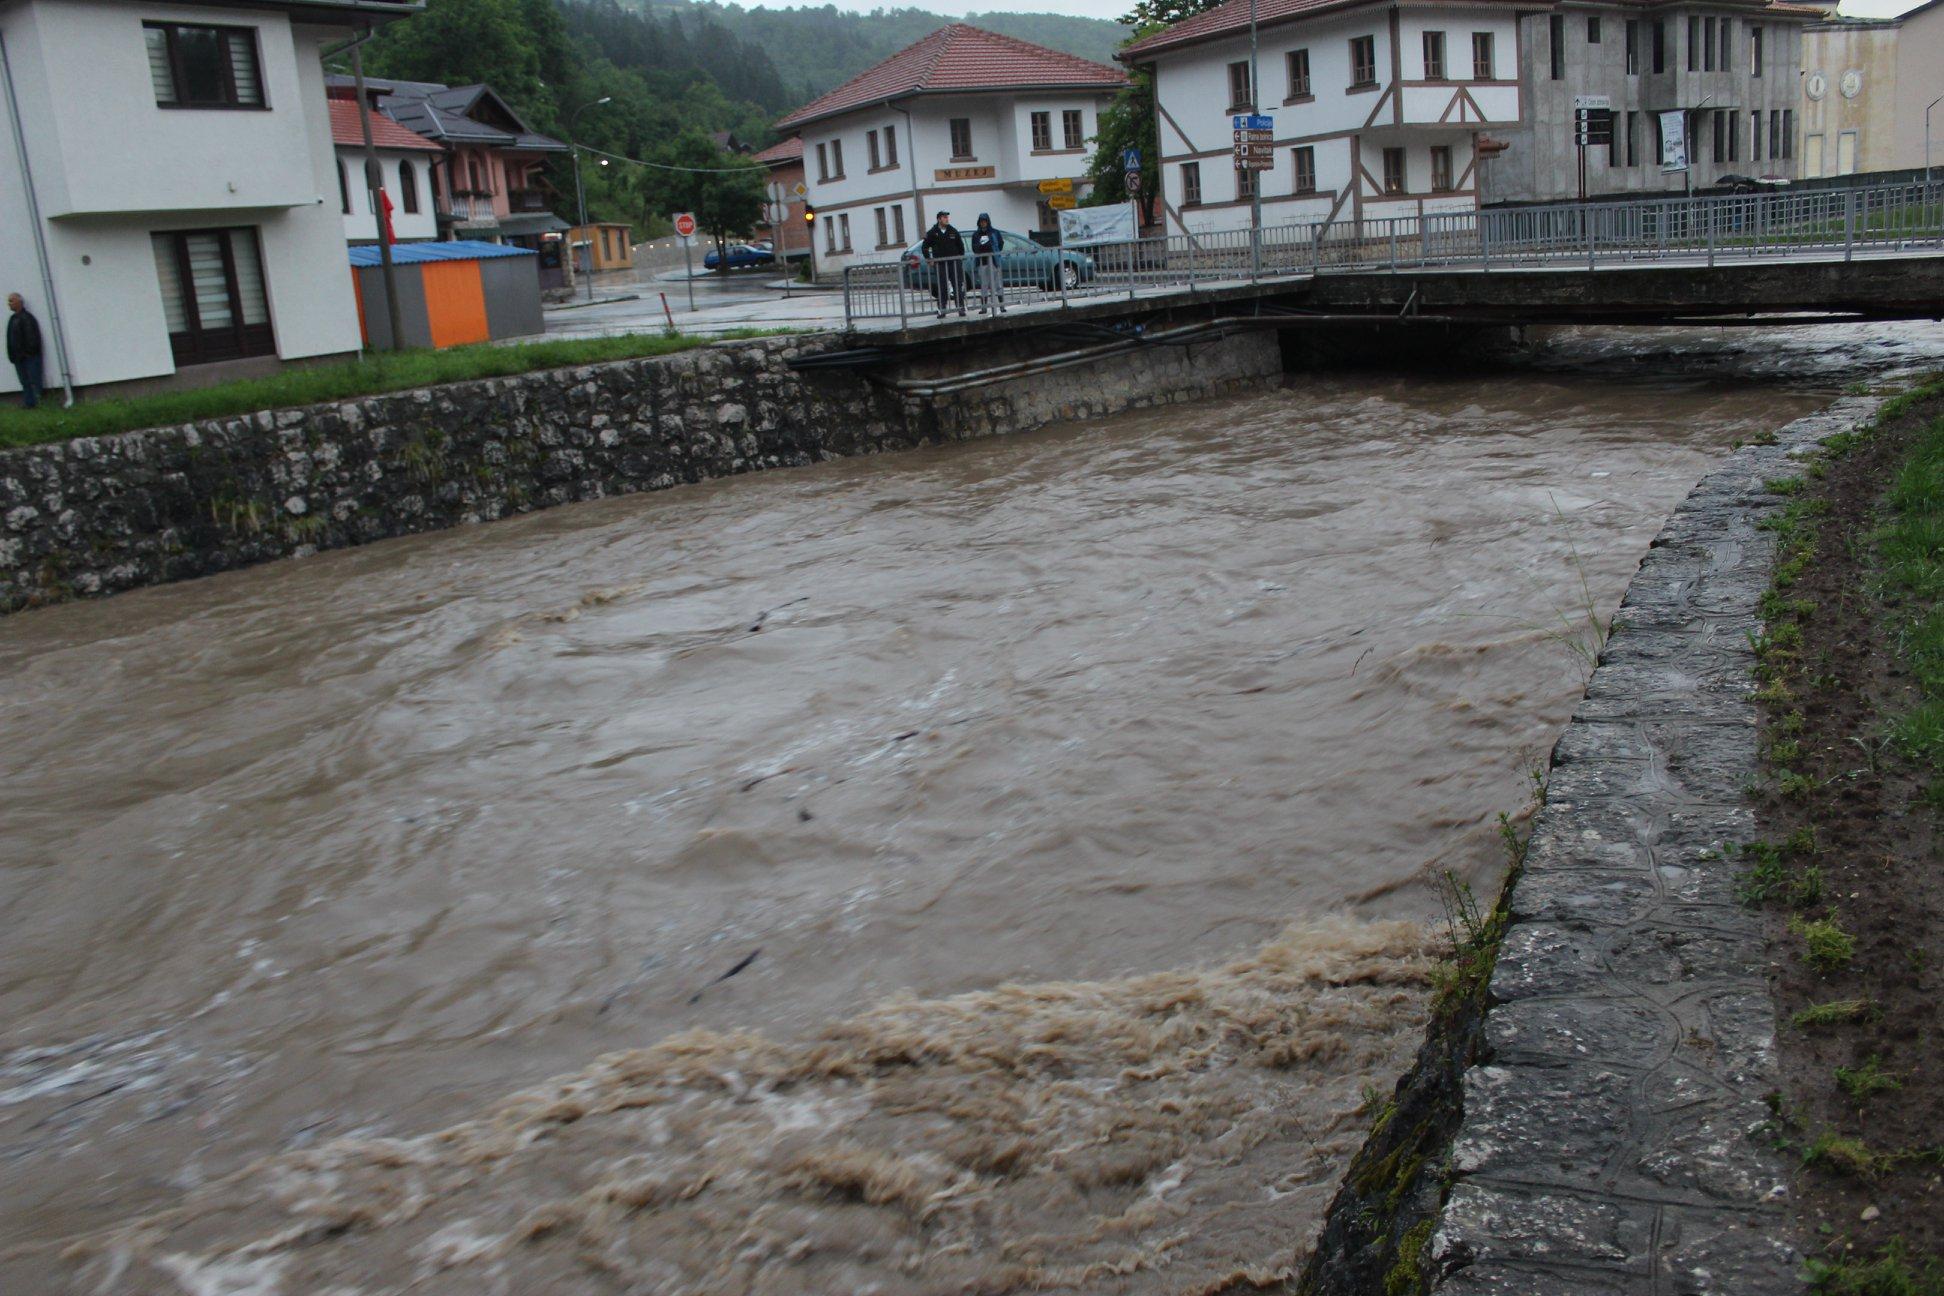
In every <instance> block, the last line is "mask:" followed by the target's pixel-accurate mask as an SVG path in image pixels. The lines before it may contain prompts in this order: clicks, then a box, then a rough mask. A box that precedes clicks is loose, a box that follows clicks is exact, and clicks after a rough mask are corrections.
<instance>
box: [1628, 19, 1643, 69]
mask: <svg viewBox="0 0 1944 1296" xmlns="http://www.w3.org/2000/svg"><path fill="white" fill-rule="evenodd" d="M1625 37H1626V39H1625V44H1626V46H1627V75H1628V76H1639V75H1640V20H1639V19H1638V18H1629V19H1627V30H1626V33H1625Z"/></svg>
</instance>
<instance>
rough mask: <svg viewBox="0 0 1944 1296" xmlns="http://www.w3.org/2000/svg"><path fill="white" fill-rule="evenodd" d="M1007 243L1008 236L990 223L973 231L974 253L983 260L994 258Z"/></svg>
mask: <svg viewBox="0 0 1944 1296" xmlns="http://www.w3.org/2000/svg"><path fill="white" fill-rule="evenodd" d="M1005 244H1006V236H1005V235H1003V234H1001V233H1000V232H999V231H998V230H996V229H994V228H993V227H992V226H990V225H988V226H986V227H985V228H984V229H975V230H973V231H972V255H973V256H975V257H978V258H979V259H980V260H981V261H990V260H992V258H993V257H995V256H997V255H998V254H999V250H1000V249H1001V248H1003V247H1004V246H1005Z"/></svg>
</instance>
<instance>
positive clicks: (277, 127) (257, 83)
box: [0, 0, 417, 393]
mask: <svg viewBox="0 0 1944 1296" xmlns="http://www.w3.org/2000/svg"><path fill="white" fill-rule="evenodd" d="M416 8H417V6H416V5H412V4H405V3H395V2H393V0H226V2H225V3H201V4H197V3H174V4H171V3H140V2H138V0H0V53H3V54H4V64H0V82H3V83H4V84H0V177H4V179H0V230H5V231H6V237H5V238H0V291H18V292H20V293H21V294H23V295H24V296H25V297H26V298H27V301H28V304H29V307H30V308H31V309H32V310H33V311H34V313H35V314H36V315H37V316H38V317H39V318H40V321H41V326H42V330H43V333H44V334H45V336H46V338H47V341H48V355H47V383H48V386H49V387H50V388H51V389H54V390H56V392H57V393H58V389H59V387H60V386H61V383H62V380H63V378H64V377H66V378H67V379H68V380H70V381H71V382H72V383H73V384H74V385H75V386H77V387H86V388H100V387H112V386H114V385H117V384H130V383H153V382H157V381H158V380H159V381H173V382H190V381H205V380H207V379H209V378H210V377H211V376H213V375H219V374H221V375H227V374H230V373H234V372H236V371H238V369H246V370H250V371H256V370H260V369H263V368H265V367H274V366H275V365H277V364H280V363H282V362H284V361H289V360H297V359H305V358H311V357H317V356H333V355H345V354H350V353H355V352H356V351H357V350H358V348H359V332H358V317H357V309H356V305H355V303H354V301H353V298H352V292H351V275H350V270H349V268H348V266H347V263H346V260H345V252H344V236H345V227H344V217H343V211H342V205H341V203H340V201H339V196H338V182H337V159H336V156H335V154H334V152H333V150H332V144H331V126H330V119H329V114H328V112H327V110H326V106H325V96H324V71H323V66H322V61H321V57H320V55H321V52H322V51H323V49H324V48H325V47H327V46H329V45H331V44H335V43H338V42H340V41H342V40H344V39H345V38H347V37H348V36H349V35H351V34H352V31H353V30H354V29H356V28H360V27H363V26H365V25H367V24H371V23H379V22H385V21H388V20H390V19H393V18H397V17H402V16H405V15H407V14H409V13H412V12H415V11H416ZM23 146H24V147H23ZM50 298H51V300H50ZM0 385H4V389H5V390H14V389H15V383H14V377H13V373H12V370H11V367H0Z"/></svg>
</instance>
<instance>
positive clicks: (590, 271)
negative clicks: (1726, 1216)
mask: <svg viewBox="0 0 1944 1296" xmlns="http://www.w3.org/2000/svg"><path fill="white" fill-rule="evenodd" d="M612 102H614V96H613V95H602V96H601V97H600V98H599V99H596V100H594V101H593V102H592V103H584V104H582V105H581V106H580V107H578V108H576V109H574V111H572V112H570V113H568V114H567V146H568V147H569V148H571V149H573V150H574V206H575V209H576V210H577V212H578V213H579V215H580V232H581V235H582V236H583V237H584V238H586V239H587V294H586V295H587V300H589V301H593V300H594V231H593V230H590V229H588V228H587V191H586V190H584V189H582V188H581V169H580V145H579V144H578V143H576V142H575V141H574V130H575V123H576V122H578V121H579V120H580V115H581V114H582V113H584V112H586V111H587V110H588V109H589V108H598V107H600V106H601V105H602V104H604V103H612ZM573 256H574V248H573V244H572V243H571V241H570V242H569V244H568V247H567V257H568V259H569V260H570V261H571V260H572V259H573ZM689 309H690V310H694V309H695V285H694V284H693V283H690V285H689Z"/></svg>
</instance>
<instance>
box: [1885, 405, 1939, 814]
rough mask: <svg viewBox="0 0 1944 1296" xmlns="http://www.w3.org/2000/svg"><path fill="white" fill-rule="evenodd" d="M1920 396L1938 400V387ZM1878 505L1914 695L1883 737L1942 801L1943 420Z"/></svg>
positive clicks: (1921, 440) (1926, 432) (1889, 586)
mask: <svg viewBox="0 0 1944 1296" xmlns="http://www.w3.org/2000/svg"><path fill="white" fill-rule="evenodd" d="M1923 394H1924V395H1926V396H1944V382H1936V383H1931V384H1929V385H1928V386H1927V387H1926V388H1925V389H1923ZM1912 403H1914V402H1912ZM1909 405H1910V403H1905V404H1904V405H1903V408H1904V409H1908V408H1909ZM1899 412H1901V411H1899ZM1885 503H1886V505H1887V508H1886V517H1885V520H1884V525H1883V528H1882V529H1881V530H1880V531H1879V532H1878V533H1877V537H1876V540H1877V546H1876V548H1877V555H1878V558H1879V561H1880V562H1881V566H1882V582H1883V588H1884V590H1885V592H1886V593H1887V594H1889V595H1891V596H1892V597H1893V599H1894V600H1895V603H1896V615H1897V632H1898V641H1899V642H1898V647H1899V648H1900V649H1901V650H1902V654H1903V658H1904V660H1905V661H1906V662H1907V663H1909V666H1910V670H1911V674H1912V675H1913V677H1914V678H1915V680H1916V683H1917V688H1918V692H1919V694H1920V698H1919V701H1918V704H1917V706H1916V707H1915V708H1914V709H1913V710H1911V711H1909V712H1907V713H1906V714H1904V715H1902V716H1899V717H1897V718H1896V720H1895V722H1894V724H1893V726H1892V729H1891V734H1892V736H1893V738H1894V739H1895V740H1896V742H1897V744H1898V745H1899V746H1901V747H1902V748H1903V749H1904V751H1905V752H1906V753H1907V754H1908V755H1909V756H1911V757H1912V758H1913V759H1915V760H1917V761H1920V762H1922V763H1923V764H1924V765H1925V766H1926V767H1927V768H1928V769H1929V770H1930V772H1931V774H1932V775H1933V781H1932V784H1931V799H1932V800H1933V801H1934V802H1939V803H1944V417H1936V418H1932V419H1931V420H1930V421H1929V422H1928V423H1926V424H1925V426H1924V427H1923V428H1922V429H1921V430H1920V431H1919V432H1918V434H1917V438H1916V441H1915V443H1914V444H1913V445H1912V447H1911V452H1910V457H1909V458H1908V459H1907V460H1905V462H1904V465H1903V467H1902V468H1901V469H1900V470H1899V471H1898V473H1897V476H1896V479H1895V480H1894V481H1893V482H1892V483H1891V486H1890V492H1889V495H1888V498H1887V499H1886V501H1885Z"/></svg>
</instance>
